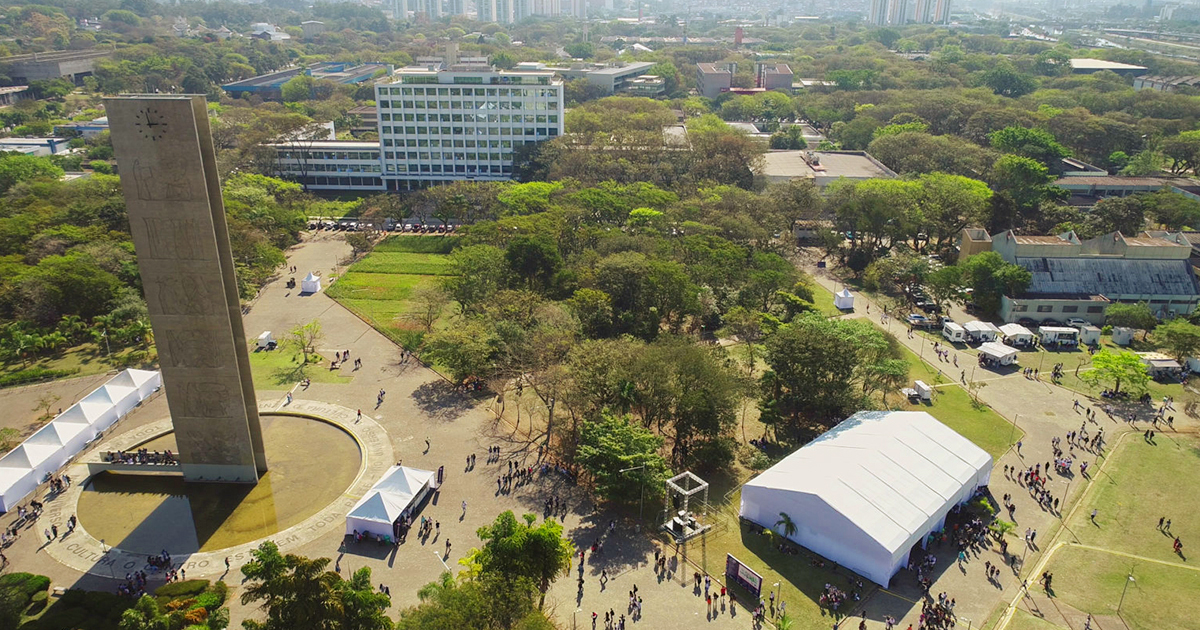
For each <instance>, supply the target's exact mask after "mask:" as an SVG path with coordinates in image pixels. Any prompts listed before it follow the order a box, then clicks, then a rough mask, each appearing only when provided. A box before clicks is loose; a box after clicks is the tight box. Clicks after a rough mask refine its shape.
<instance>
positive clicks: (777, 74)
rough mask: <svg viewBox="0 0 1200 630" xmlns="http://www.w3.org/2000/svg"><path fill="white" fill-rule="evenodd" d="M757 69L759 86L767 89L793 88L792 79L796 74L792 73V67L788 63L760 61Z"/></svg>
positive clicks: (788, 89)
mask: <svg viewBox="0 0 1200 630" xmlns="http://www.w3.org/2000/svg"><path fill="white" fill-rule="evenodd" d="M756 70H757V71H758V72H757V73H756V74H757V77H755V78H756V81H757V82H758V87H760V88H763V89H765V90H784V91H788V92H790V91H791V90H792V79H793V78H794V77H795V76H796V75H794V74H792V69H791V67H789V66H788V65H787V64H786V63H760V64H757V67H756Z"/></svg>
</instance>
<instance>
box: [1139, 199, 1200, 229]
mask: <svg viewBox="0 0 1200 630" xmlns="http://www.w3.org/2000/svg"><path fill="white" fill-rule="evenodd" d="M1141 197H1142V200H1143V202H1144V204H1145V206H1146V211H1147V212H1148V213H1149V214H1150V216H1151V217H1153V219H1154V221H1156V222H1158V223H1160V224H1162V225H1163V226H1164V227H1166V228H1167V229H1168V230H1182V229H1195V227H1196V226H1198V225H1200V201H1196V200H1195V199H1191V198H1189V197H1184V196H1183V195H1181V194H1179V193H1177V192H1171V191H1165V190H1164V191H1158V192H1153V193H1150V194H1149V195H1141Z"/></svg>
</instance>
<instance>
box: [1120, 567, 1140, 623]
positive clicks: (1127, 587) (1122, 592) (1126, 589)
mask: <svg viewBox="0 0 1200 630" xmlns="http://www.w3.org/2000/svg"><path fill="white" fill-rule="evenodd" d="M1136 581H1137V580H1135V579H1133V567H1130V568H1129V575H1126V576H1125V588H1122V589H1121V601H1119V602H1117V616H1118V617H1120V616H1121V604H1124V603H1125V591H1128V590H1129V583H1130V582H1136Z"/></svg>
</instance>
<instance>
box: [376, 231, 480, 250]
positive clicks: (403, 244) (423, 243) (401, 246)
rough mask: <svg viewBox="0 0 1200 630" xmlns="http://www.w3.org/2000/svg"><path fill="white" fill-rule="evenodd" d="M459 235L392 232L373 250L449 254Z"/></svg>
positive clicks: (456, 244) (457, 243) (459, 240)
mask: <svg viewBox="0 0 1200 630" xmlns="http://www.w3.org/2000/svg"><path fill="white" fill-rule="evenodd" d="M461 241H462V237H461V236H426V235H415V234H393V235H392V236H389V237H387V238H385V239H383V240H382V241H380V242H379V244H378V245H376V246H375V249H374V250H372V251H375V252H412V253H414V254H449V253H450V252H451V251H453V250H454V248H455V247H458V245H459V243H460V242H461Z"/></svg>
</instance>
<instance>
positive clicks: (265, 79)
mask: <svg viewBox="0 0 1200 630" xmlns="http://www.w3.org/2000/svg"><path fill="white" fill-rule="evenodd" d="M390 67H391V66H388V65H387V64H383V63H363V64H357V63H354V62H338V61H323V62H321V63H316V64H313V65H310V66H307V67H303V68H296V67H293V68H285V69H283V70H277V71H275V72H268V73H267V74H260V75H258V76H256V77H250V78H249V79H243V80H241V81H234V82H233V83H226V84H225V85H224V86H223V87H225V88H227V89H228V88H235V89H236V88H242V89H248V88H271V87H278V86H281V85H283V84H284V83H287V82H288V81H289V80H291V78H292V77H294V76H296V75H298V74H300V73H301V72H304V71H305V70H307V71H308V74H309V75H311V76H312V77H313V78H314V79H328V80H330V81H336V82H338V83H358V82H361V81H363V80H365V79H368V78H370V77H372V76H374V75H375V74H376V73H378V72H379V71H381V70H382V71H384V72H387V70H388V68H390Z"/></svg>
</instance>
